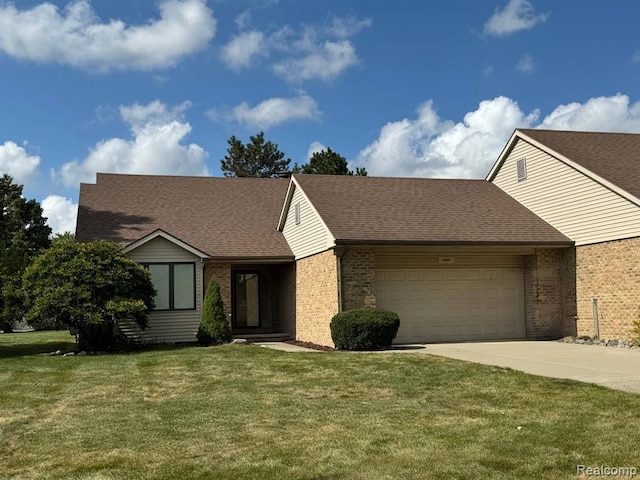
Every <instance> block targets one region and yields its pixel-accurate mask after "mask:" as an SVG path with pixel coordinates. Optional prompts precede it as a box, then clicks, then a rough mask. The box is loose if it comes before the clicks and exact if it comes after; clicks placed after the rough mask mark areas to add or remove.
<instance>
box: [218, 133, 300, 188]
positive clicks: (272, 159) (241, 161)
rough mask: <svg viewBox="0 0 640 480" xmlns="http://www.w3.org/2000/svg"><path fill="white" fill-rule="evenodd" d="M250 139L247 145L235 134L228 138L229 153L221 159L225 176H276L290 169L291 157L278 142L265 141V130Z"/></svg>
mask: <svg viewBox="0 0 640 480" xmlns="http://www.w3.org/2000/svg"><path fill="white" fill-rule="evenodd" d="M249 139H250V141H249V143H247V144H246V145H244V144H243V143H242V142H241V141H240V140H238V139H237V138H236V137H235V136H233V135H232V136H231V138H229V140H227V143H228V144H229V147H228V148H227V155H225V157H224V158H223V159H222V160H221V161H220V164H221V169H222V172H223V173H224V176H225V177H275V176H277V175H278V174H279V173H281V172H286V171H288V169H289V163H291V159H290V158H286V159H285V158H284V153H282V152H281V151H280V150H279V149H278V145H277V144H275V143H272V142H270V141H267V142H265V140H264V132H260V133H259V134H258V135H256V136H254V137H249Z"/></svg>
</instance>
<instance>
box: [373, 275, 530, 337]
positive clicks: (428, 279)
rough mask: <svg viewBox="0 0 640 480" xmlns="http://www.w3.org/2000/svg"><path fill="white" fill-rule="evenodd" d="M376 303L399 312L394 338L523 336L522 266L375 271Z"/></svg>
mask: <svg viewBox="0 0 640 480" xmlns="http://www.w3.org/2000/svg"><path fill="white" fill-rule="evenodd" d="M376 279H377V281H376V296H377V304H378V306H379V307H380V308H386V309H389V310H392V311H395V312H397V313H398V314H399V316H400V330H399V331H398V336H397V338H396V343H407V342H438V341H457V340H482V339H503V338H522V337H524V334H525V330H524V288H523V275H522V269H521V268H509V269H506V268H493V269H492V268H484V269H482V268H474V269H456V270H454V269H405V270H400V269H388V270H378V271H377V272H376Z"/></svg>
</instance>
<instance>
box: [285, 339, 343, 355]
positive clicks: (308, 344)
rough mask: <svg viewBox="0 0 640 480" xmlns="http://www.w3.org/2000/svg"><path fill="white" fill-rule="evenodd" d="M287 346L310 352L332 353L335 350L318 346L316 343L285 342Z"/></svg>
mask: <svg viewBox="0 0 640 480" xmlns="http://www.w3.org/2000/svg"><path fill="white" fill-rule="evenodd" d="M285 343H288V344H289V345H297V346H298V347H304V348H309V349H311V350H322V351H323V352H333V351H334V350H335V348H333V347H327V346H326V345H318V344H317V343H311V342H301V341H299V340H285Z"/></svg>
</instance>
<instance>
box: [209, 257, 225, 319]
mask: <svg viewBox="0 0 640 480" xmlns="http://www.w3.org/2000/svg"><path fill="white" fill-rule="evenodd" d="M212 279H213V280H215V281H216V282H218V285H220V296H221V297H222V302H223V303H224V312H225V313H226V314H227V316H228V315H230V314H231V264H229V263H214V262H206V263H205V264H204V291H205V292H206V291H207V287H208V286H209V282H210V281H211V280H212Z"/></svg>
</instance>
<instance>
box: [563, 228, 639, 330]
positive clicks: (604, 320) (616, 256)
mask: <svg viewBox="0 0 640 480" xmlns="http://www.w3.org/2000/svg"><path fill="white" fill-rule="evenodd" d="M576 290H577V299H578V302H577V305H578V322H577V330H578V335H589V336H591V335H593V334H594V321H593V306H592V299H593V298H597V299H598V323H599V329H600V338H603V339H612V338H622V339H628V338H630V337H631V336H632V335H631V328H632V324H633V321H634V320H635V319H636V318H638V311H639V310H638V307H640V238H632V239H628V240H617V241H613V242H604V243H598V244H594V245H585V246H581V247H577V248H576Z"/></svg>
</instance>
